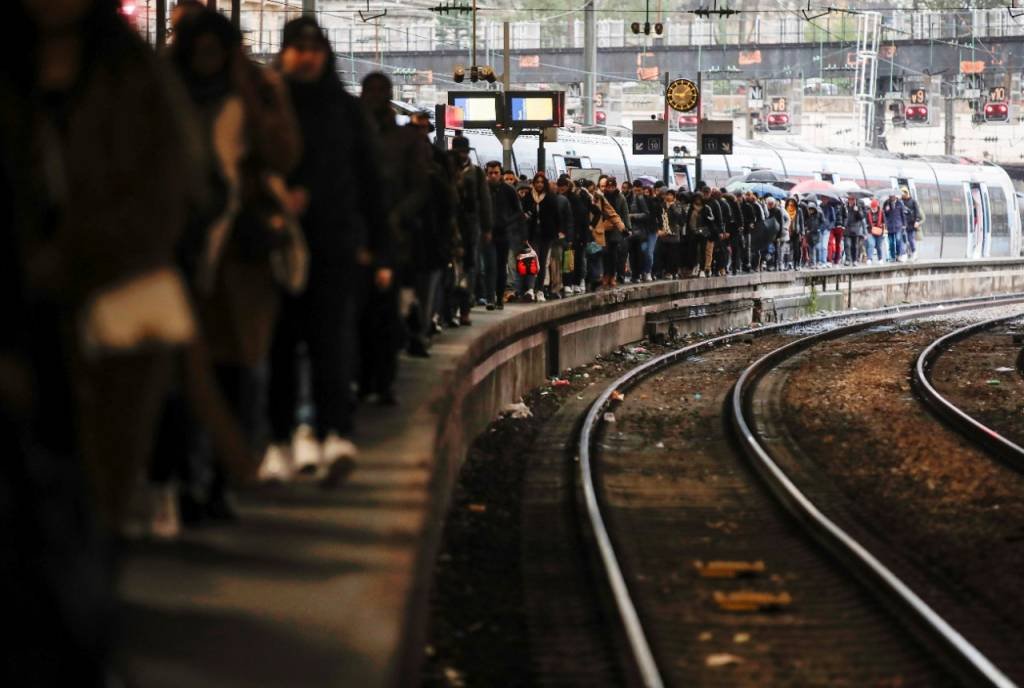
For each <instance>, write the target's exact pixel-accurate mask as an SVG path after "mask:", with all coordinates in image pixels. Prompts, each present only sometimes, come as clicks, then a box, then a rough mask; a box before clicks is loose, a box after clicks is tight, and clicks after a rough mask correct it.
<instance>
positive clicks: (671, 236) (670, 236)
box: [658, 189, 686, 279]
mask: <svg viewBox="0 0 1024 688" xmlns="http://www.w3.org/2000/svg"><path fill="white" fill-rule="evenodd" d="M663 199H664V202H665V233H664V234H663V235H662V237H661V239H659V240H658V242H659V244H661V246H662V248H661V253H662V274H664V276H665V277H666V278H667V279H679V278H680V277H682V274H683V266H684V258H683V250H684V244H683V239H684V237H685V234H686V209H685V208H684V207H683V204H682V202H681V201H680V200H679V198H678V197H677V195H676V192H675V190H674V189H666V190H665V194H664V196H663Z"/></svg>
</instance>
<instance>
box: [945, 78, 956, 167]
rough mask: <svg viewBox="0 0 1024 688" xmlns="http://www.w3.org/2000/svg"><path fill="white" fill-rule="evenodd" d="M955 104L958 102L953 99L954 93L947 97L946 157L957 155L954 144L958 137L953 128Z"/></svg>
mask: <svg viewBox="0 0 1024 688" xmlns="http://www.w3.org/2000/svg"><path fill="white" fill-rule="evenodd" d="M955 103H956V101H955V100H954V99H953V95H952V93H951V94H950V95H948V96H946V112H945V114H944V115H943V117H944V119H945V120H946V121H945V122H944V124H945V125H946V155H955V153H954V152H953V150H954V148H955V146H954V143H955V141H956V135H955V133H954V128H953V126H954V124H955V122H954V119H953V117H954V112H953V105H954V104H955Z"/></svg>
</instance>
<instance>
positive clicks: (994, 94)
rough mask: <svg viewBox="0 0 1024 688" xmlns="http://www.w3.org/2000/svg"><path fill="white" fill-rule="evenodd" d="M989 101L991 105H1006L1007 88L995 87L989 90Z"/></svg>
mask: <svg viewBox="0 0 1024 688" xmlns="http://www.w3.org/2000/svg"><path fill="white" fill-rule="evenodd" d="M988 100H989V102H990V103H1005V102H1006V87H1005V86H993V87H992V88H990V89H989V90H988Z"/></svg>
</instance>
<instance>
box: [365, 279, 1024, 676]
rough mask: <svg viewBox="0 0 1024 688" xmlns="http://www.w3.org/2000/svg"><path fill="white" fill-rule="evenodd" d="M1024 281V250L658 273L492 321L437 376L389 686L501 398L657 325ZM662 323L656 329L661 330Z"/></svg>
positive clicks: (776, 316) (413, 662)
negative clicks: (670, 278)
mask: <svg viewBox="0 0 1024 688" xmlns="http://www.w3.org/2000/svg"><path fill="white" fill-rule="evenodd" d="M1010 292H1024V260H993V261H986V262H970V263H968V262H963V263H960V262H946V263H932V264H918V265H897V266H879V267H875V268H856V269H838V270H819V271H803V272H798V273H793V272H785V273H760V274H755V275H744V276H739V277H729V278H711V279H702V280H686V281H679V282H657V283H653V284H648V285H636V286H629V287H624V288H620V289H617V290H615V291H609V292H599V293H596V294H588V295H586V296H582V297H576V298H572V299H567V300H561V301H555V302H551V303H548V304H545V305H543V306H541V305H538V306H536V307H532V308H530V309H528V310H524V311H522V312H521V313H520V314H518V315H517V316H516V317H511V318H507V319H505V320H503V321H501V322H499V323H496V324H494V325H493V326H491V327H489V328H487V329H486V330H484V331H483V332H482V333H480V335H479V336H478V337H477V338H476V339H474V341H473V342H472V343H471V344H470V346H469V347H468V349H467V350H466V352H465V353H464V354H463V355H462V357H461V358H460V359H459V360H458V361H457V363H456V366H455V369H454V370H453V371H451V374H445V375H444V376H442V377H441V378H439V379H438V384H437V385H436V389H435V390H434V393H433V397H432V399H431V401H430V411H431V413H430V414H429V415H430V416H431V417H432V419H433V421H434V422H436V424H437V426H436V435H435V438H436V442H435V445H434V453H433V462H432V464H431V465H430V466H429V469H428V470H429V471H430V474H431V479H430V493H429V500H430V505H429V509H428V513H427V514H426V515H425V519H424V521H423V528H422V532H421V533H420V537H419V539H418V547H419V550H418V552H417V553H416V556H415V560H416V570H415V571H413V572H412V581H411V585H410V587H409V590H408V603H407V605H406V615H405V618H404V619H403V620H402V624H403V626H402V629H401V632H400V634H401V641H400V647H398V648H396V656H395V658H394V659H395V660H396V661H395V663H394V664H393V671H392V672H389V673H390V678H389V679H388V680H385V681H384V684H388V685H405V686H412V685H417V684H418V673H417V672H418V666H419V663H420V659H421V657H422V652H423V650H422V648H423V643H424V635H425V625H426V618H427V611H428V601H429V600H428V596H429V589H430V581H431V575H432V570H433V562H434V559H435V556H436V553H437V550H438V547H439V543H440V537H441V533H442V529H443V518H444V514H445V511H446V509H447V506H448V502H449V499H450V495H451V491H452V489H453V486H454V484H455V481H456V479H457V477H458V471H459V468H460V466H461V464H462V461H463V459H464V457H465V455H466V451H467V448H468V447H469V445H470V444H471V443H472V441H473V439H474V438H475V437H476V436H477V435H478V434H479V433H481V432H482V431H483V430H484V429H485V428H486V426H487V424H488V423H489V422H490V421H491V420H492V419H494V418H495V417H496V416H497V415H498V413H499V412H500V410H501V409H502V407H504V406H505V405H507V404H509V403H510V402H514V401H516V400H517V399H518V398H519V397H520V396H521V395H522V394H523V393H524V392H526V391H528V390H530V389H532V388H534V387H537V386H539V385H541V384H543V383H544V381H545V380H546V378H547V377H549V376H551V375H554V374H556V373H557V372H558V371H560V370H564V369H566V368H570V367H575V366H578V365H580V364H583V363H586V362H589V361H591V360H592V359H593V358H594V357H595V356H597V355H599V354H603V353H607V352H609V351H612V350H614V349H615V348H617V347H619V346H622V345H623V344H627V343H630V342H635V341H637V340H639V339H641V338H642V337H643V336H644V334H645V328H647V327H648V325H651V326H652V327H653V326H654V325H657V326H658V327H660V328H666V327H667V326H668V324H670V323H674V324H675V326H676V328H677V330H678V331H690V332H695V331H699V332H705V333H711V332H715V331H720V330H722V329H726V328H729V327H737V326H740V325H748V324H750V323H751V322H752V321H757V320H763V321H768V320H771V321H774V320H787V319H795V318H796V317H801V316H804V315H808V314H810V313H811V312H812V311H813V310H814V309H818V310H823V309H836V308H847V307H851V306H852V307H854V308H858V309H868V308H876V307H879V306H883V305H894V304H899V303H910V302H919V301H936V300H942V299H950V298H957V297H967V296H977V295H984V294H997V293H1010ZM652 331H654V330H652Z"/></svg>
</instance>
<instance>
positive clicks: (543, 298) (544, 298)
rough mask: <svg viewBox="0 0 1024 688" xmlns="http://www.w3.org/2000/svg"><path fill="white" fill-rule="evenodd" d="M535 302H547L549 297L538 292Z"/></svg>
mask: <svg viewBox="0 0 1024 688" xmlns="http://www.w3.org/2000/svg"><path fill="white" fill-rule="evenodd" d="M535 300H536V301H537V303H543V302H544V301H547V297H545V296H544V292H542V291H538V292H537V294H536V297H535Z"/></svg>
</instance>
